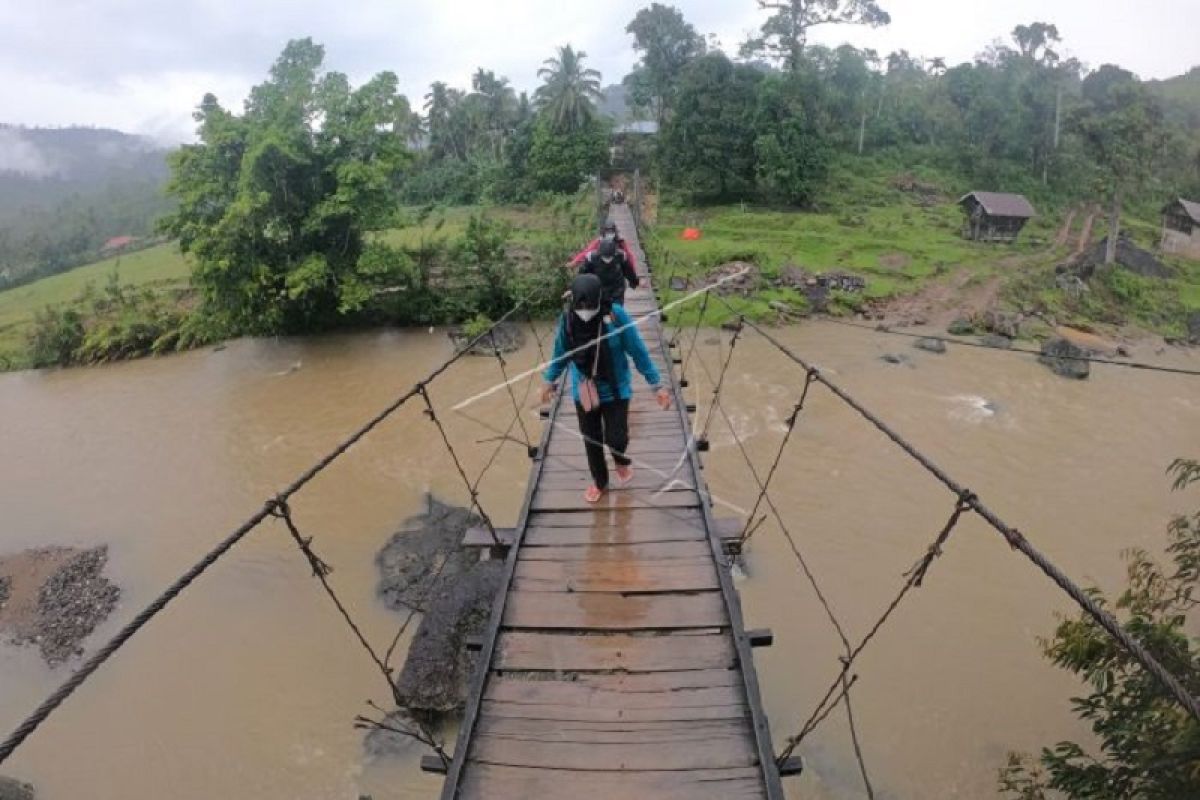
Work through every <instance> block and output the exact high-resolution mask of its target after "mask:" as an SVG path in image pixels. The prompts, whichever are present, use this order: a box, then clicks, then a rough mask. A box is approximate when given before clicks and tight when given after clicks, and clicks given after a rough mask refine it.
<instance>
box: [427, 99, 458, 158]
mask: <svg viewBox="0 0 1200 800" xmlns="http://www.w3.org/2000/svg"><path fill="white" fill-rule="evenodd" d="M462 98H463V93H462V92H461V91H459V90H458V89H451V88H450V87H449V86H447V85H446V84H445V83H443V82H442V81H436V82H435V83H433V85H431V86H430V87H429V93H428V94H427V95H425V119H426V123H425V125H426V129H427V131H428V133H429V151H430V153H431V155H432V156H433V157H434V158H435V159H438V158H447V157H450V156H454V157H457V158H463V157H464V156H465V153H464V152H463V147H462V143H461V142H460V141H459V140H460V139H461V136H460V135H458V132H456V131H455V130H454V117H455V113H456V111H457V110H458V107H459V106H460V105H461V104H462Z"/></svg>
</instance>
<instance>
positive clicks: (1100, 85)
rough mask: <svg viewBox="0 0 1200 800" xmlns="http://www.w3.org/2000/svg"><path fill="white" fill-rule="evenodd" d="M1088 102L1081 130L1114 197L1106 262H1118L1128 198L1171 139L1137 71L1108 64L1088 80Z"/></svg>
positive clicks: (1078, 127) (1077, 123) (1081, 117)
mask: <svg viewBox="0 0 1200 800" xmlns="http://www.w3.org/2000/svg"><path fill="white" fill-rule="evenodd" d="M1083 99H1084V106H1083V107H1082V108H1081V109H1080V110H1079V112H1078V114H1077V115H1076V117H1075V129H1076V131H1077V132H1078V133H1079V135H1080V136H1081V137H1082V139H1083V142H1084V145H1085V146H1086V148H1087V149H1088V151H1089V154H1090V155H1091V157H1092V158H1093V159H1094V160H1095V162H1096V165H1097V166H1098V167H1099V169H1100V172H1101V176H1102V177H1101V185H1102V189H1103V191H1104V192H1105V193H1106V194H1107V195H1108V199H1109V215H1108V248H1107V250H1106V252H1105V255H1104V263H1105V264H1112V263H1113V262H1114V261H1115V260H1116V254H1117V238H1118V235H1119V233H1120V230H1121V208H1122V200H1123V198H1124V197H1125V195H1126V194H1127V193H1128V192H1130V191H1131V190H1134V189H1137V188H1139V187H1140V186H1141V185H1142V184H1143V183H1144V181H1145V179H1146V177H1147V176H1148V174H1149V173H1150V172H1151V171H1152V168H1153V164H1154V161H1155V159H1156V157H1157V156H1158V154H1159V153H1160V152H1161V150H1162V148H1163V146H1164V144H1165V142H1166V129H1165V127H1164V122H1163V114H1162V109H1161V107H1160V106H1159V104H1158V102H1157V100H1156V99H1155V98H1154V96H1153V95H1151V94H1150V93H1149V91H1147V90H1146V88H1145V87H1144V86H1143V85H1142V84H1140V83H1139V82H1138V80H1137V78H1135V77H1134V76H1133V75H1132V74H1131V73H1129V72H1127V71H1125V70H1123V69H1121V68H1120V67H1116V66H1113V65H1111V64H1106V65H1105V66H1103V67H1101V68H1100V69H1098V70H1097V71H1095V72H1093V73H1092V74H1090V75H1088V76H1087V78H1085V79H1084V81H1083Z"/></svg>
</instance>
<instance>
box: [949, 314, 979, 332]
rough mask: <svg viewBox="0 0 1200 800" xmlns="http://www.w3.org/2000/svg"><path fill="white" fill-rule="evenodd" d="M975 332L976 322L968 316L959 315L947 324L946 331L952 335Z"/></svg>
mask: <svg viewBox="0 0 1200 800" xmlns="http://www.w3.org/2000/svg"><path fill="white" fill-rule="evenodd" d="M974 332H975V323H974V322H971V320H969V319H967V318H966V317H958V318H956V319H955V320H954V321H953V322H951V323H950V324H949V325H947V326H946V333H948V334H950V335H951V336H968V335H970V334H972V333H974Z"/></svg>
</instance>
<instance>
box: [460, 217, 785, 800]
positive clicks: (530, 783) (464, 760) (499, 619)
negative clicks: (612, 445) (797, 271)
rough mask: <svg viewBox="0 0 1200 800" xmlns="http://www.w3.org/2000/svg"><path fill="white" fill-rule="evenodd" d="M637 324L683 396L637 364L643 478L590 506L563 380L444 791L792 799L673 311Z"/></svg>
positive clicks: (637, 311)
mask: <svg viewBox="0 0 1200 800" xmlns="http://www.w3.org/2000/svg"><path fill="white" fill-rule="evenodd" d="M610 218H611V219H612V220H613V221H615V222H616V223H617V225H618V227H619V228H620V230H621V233H622V235H623V236H624V237H625V238H626V239H627V240H628V241H629V244H630V246H631V247H632V248H633V250H634V252H635V254H636V255H637V257H638V263H639V267H638V268H639V271H641V272H642V273H643V280H644V284H643V288H639V289H638V290H636V291H630V292H628V293H627V295H626V309H627V310H628V311H629V312H630V314H631V315H632V316H633V317H634V318H635V319H636V318H639V317H644V316H646V315H653V313H654V312H655V311H656V310H657V305H656V303H655V299H654V294H653V292H652V291H651V289H650V285H649V284H650V275H649V274H648V273H647V272H646V259H645V255H644V253H643V252H642V250H641V247H640V246H639V243H638V238H637V232H636V230H635V229H634V224H633V219H632V216H631V214H630V212H629V209H628V208H627V207H625V206H623V205H621V206H613V208H612V210H611V217H610ZM639 330H640V331H641V334H642V338H643V339H645V341H646V344H647V346H648V347H649V349H650V352H651V356H652V358H653V359H654V361H655V364H656V365H657V367H658V370H659V372H660V373H661V374H662V376H663V379H664V381H670V386H671V388H672V390H673V392H674V397H675V407H674V408H672V409H671V411H669V412H664V411H662V410H661V409H659V408H658V407H657V405H656V404H655V402H654V399H653V397H652V396H651V395H650V393H649V392H648V391H647V389H646V386H645V383H644V381H642V379H641V378H640V376H635V399H634V400H633V402H632V403H631V408H630V441H631V445H630V448H629V455H630V457H631V458H633V459H634V462H635V471H636V477H635V479H634V481H633V482H632V484H631V485H629V486H628V487H622V488H614V489H612V490H610V491H609V492H608V493H606V495H605V496H604V498H603V499H602V500H601V501H600V502H599V503H598V504H597V505H595V506H592V505H588V504H587V503H586V502H585V501H584V500H583V490H584V489H585V488H586V487H587V485H588V483H589V482H590V477H589V475H588V472H587V463H586V460H585V459H584V455H583V445H582V443H581V441H580V440H579V433H578V424H577V420H576V416H575V411H574V408H573V405H572V403H571V400H570V393H569V391H564V392H560V393H559V396H558V398H557V399H556V400H555V405H554V407H553V408H552V409H551V412H550V417H549V420H548V424H547V425H546V429H545V430H544V431H543V436H542V441H541V449H540V453H541V457H540V458H539V460H537V461H535V463H534V466H533V468H532V471H531V475H530V482H529V486H528V489H527V495H526V499H525V504H524V508H523V510H522V512H521V518H520V519H519V521H518V524H517V527H516V531H515V534H514V542H515V544H514V546H513V547H512V548H511V549H510V550H509V552H508V555H507V561H506V572H505V580H504V584H503V587H502V588H503V590H504V591H503V592H502V593H501V595H500V596H499V597H498V598H497V601H496V605H495V607H494V608H493V613H492V617H491V621H490V624H489V627H488V630H487V635H486V636H485V638H484V642H483V646H482V649H481V654H480V666H479V667H478V668H477V670H476V675H475V676H474V680H473V682H472V689H471V696H470V697H469V698H468V704H467V710H466V715H465V716H464V719H463V725H462V728H461V730H460V733H459V738H458V743H457V746H456V748H455V753H456V755H455V757H454V760H453V762H452V765H451V767H450V770H449V773H448V775H447V779H446V782H445V786H444V788H443V791H442V800H477V799H478V798H498V799H500V800H506V799H507V798H512V799H513V800H524V799H525V798H530V799H533V798H538V799H539V800H554V798H564V800H568V799H569V800H582V799H583V798H588V799H589V800H590V799H591V798H611V799H612V800H633V799H634V798H638V799H639V800H641V799H645V798H679V800H684V799H685V798H686V800H708V799H709V798H712V799H713V800H716V798H721V799H722V800H729V799H730V798H746V799H747V800H749V799H750V798H769V799H770V800H777V799H779V800H781V799H782V797H783V792H782V789H781V787H780V782H779V773H778V771H777V769H776V767H775V764H774V761H773V750H772V746H771V741H770V733H769V731H768V728H767V723H766V717H765V715H764V713H763V710H762V705H761V702H760V700H759V693H758V684H757V678H756V676H755V673H754V663H753V660H752V658H751V656H750V643H749V640H748V639H747V637H746V632H745V630H744V627H743V624H742V615H741V609H740V605H739V602H738V597H737V593H736V590H735V589H734V588H733V584H732V581H731V579H730V575H729V572H728V569H727V568H726V567H725V566H724V565H723V560H722V558H721V556H722V553H723V551H722V543H721V541H720V540H719V537H718V535H717V526H716V524H715V522H714V520H713V518H712V516H711V513H710V508H709V503H708V501H707V490H706V489H705V487H704V483H703V480H702V478H701V476H700V465H699V460H698V453H697V452H696V450H695V448H694V445H693V443H692V442H691V441H690V439H689V431H690V424H689V421H688V415H687V413H686V411H685V410H684V409H683V408H682V407H680V402H681V401H682V399H683V398H682V395H681V393H680V391H679V386H678V384H677V381H676V377H675V375H674V371H673V369H672V365H671V355H670V349H669V347H668V345H667V342H666V341H665V337H664V332H663V326H662V324H661V321H660V319H659V318H658V317H657V316H651V317H649V318H648V319H645V320H644V321H642V322H641V323H640V324H639ZM564 396H565V399H564Z"/></svg>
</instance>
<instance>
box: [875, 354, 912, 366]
mask: <svg viewBox="0 0 1200 800" xmlns="http://www.w3.org/2000/svg"><path fill="white" fill-rule="evenodd" d="M879 360H880V361H884V362H886V363H888V364H897V365H900V364H903V365H905V366H909V367H912V366H914V364H913V363H912V359H910V358H909V357H908V356H905V355H898V354H896V353H884V354H883V355H881V356H880V357H879Z"/></svg>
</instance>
